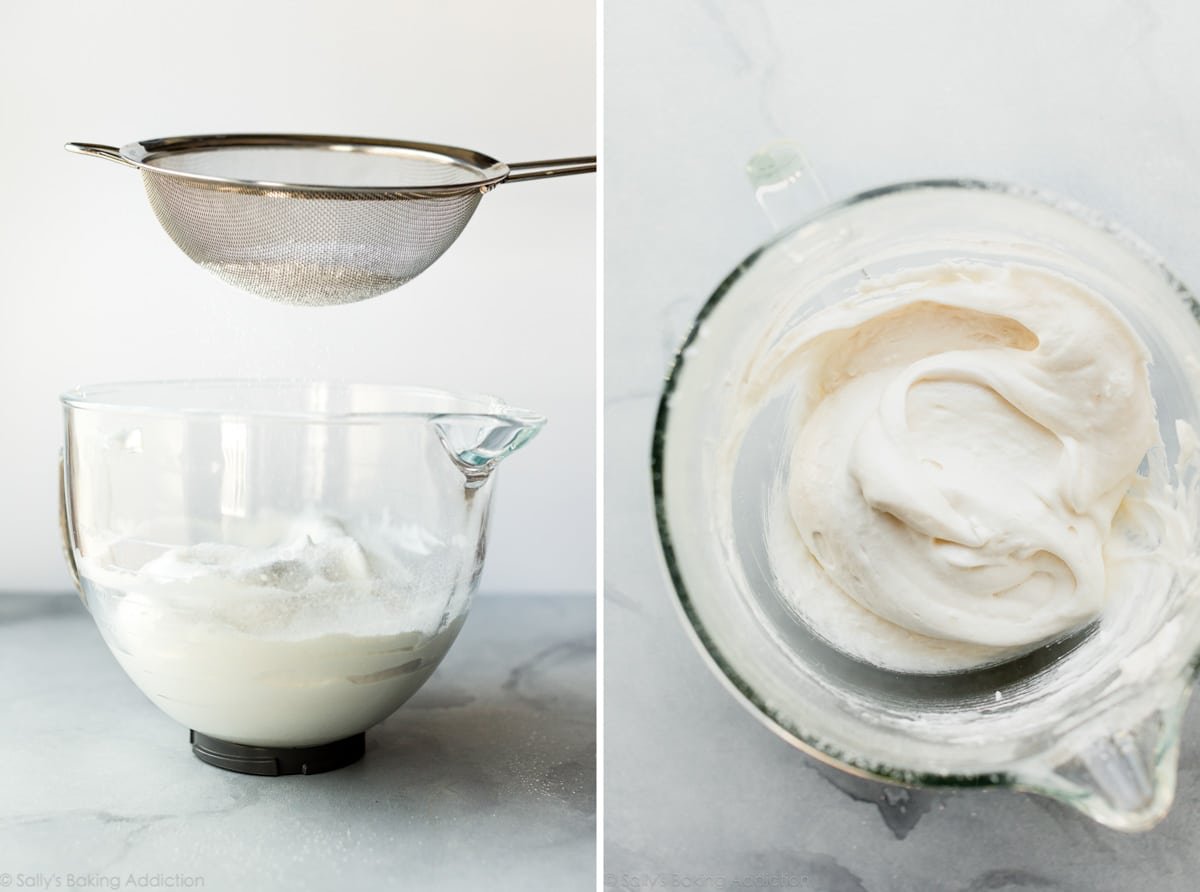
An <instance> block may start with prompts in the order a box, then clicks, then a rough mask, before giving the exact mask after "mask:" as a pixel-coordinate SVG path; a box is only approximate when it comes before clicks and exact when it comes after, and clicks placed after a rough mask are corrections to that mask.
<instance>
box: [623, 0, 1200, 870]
mask: <svg viewBox="0 0 1200 892" xmlns="http://www.w3.org/2000/svg"><path fill="white" fill-rule="evenodd" d="M1197 33H1200V7H1196V6H1195V5H1189V4H1186V3H1184V2H1181V0H1172V2H1145V0H1140V2H1139V0H1134V2H1129V0H1125V2H1122V0H1099V2H1082V0H1063V2H1056V3H1051V4H1032V3H966V4H964V3H956V2H951V0H913V2H906V3H888V2H886V0H860V2H854V3H816V2H795V0H791V2H789V0H747V2H728V0H703V2H692V0H648V2H640V0H608V2H607V4H606V25H605V67H606V76H605V108H606V114H605V147H604V150H605V156H604V161H605V204H604V207H605V228H606V231H605V242H606V256H605V290H606V294H605V301H606V312H605V316H606V326H605V327H606V344H605V351H606V371H605V385H606V396H605V399H606V423H605V437H606V443H605V449H606V453H605V512H606V519H605V529H606V538H605V548H606V555H605V568H606V587H607V591H606V592H605V611H606V617H605V685H606V687H605V771H606V774H605V779H606V780H605V836H606V841H605V848H606V860H605V865H604V873H605V882H606V883H607V884H608V885H609V886H625V887H633V886H635V885H639V884H640V887H641V888H646V887H647V886H649V885H651V884H652V883H655V882H657V884H658V886H659V887H660V888H663V887H669V886H670V884H671V883H672V882H674V883H675V885H676V886H677V887H682V886H683V885H684V884H687V883H690V884H691V885H692V886H693V887H700V888H722V886H721V885H719V884H718V881H723V882H724V884H725V885H724V888H729V887H731V885H732V884H733V883H734V882H741V883H746V882H747V881H749V883H750V884H751V885H753V884H754V883H755V882H759V881H761V882H762V883H763V885H762V886H760V887H769V888H801V889H805V890H821V892H851V890H853V892H942V890H945V892H968V890H969V892H982V890H1017V889H1021V890H1080V892H1083V890H1088V892H1097V890H1098V892H1109V890H1111V892H1117V890H1121V892H1124V890H1130V889H1137V890H1142V889H1146V890H1155V892H1158V890H1165V892H1174V890H1190V889H1192V888H1195V886H1196V882H1197V881H1196V876H1197V874H1198V873H1200V845H1198V844H1197V842H1196V840H1197V839H1198V838H1200V806H1198V805H1197V798H1198V797H1200V753H1198V750H1200V747H1198V746H1197V743H1196V741H1197V732H1198V731H1200V726H1198V723H1200V717H1198V713H1200V710H1197V709H1193V710H1192V711H1191V713H1190V714H1189V720H1188V723H1187V726H1186V732H1185V740H1184V744H1183V756H1182V762H1181V765H1180V776H1179V790H1178V795H1177V799H1176V803H1175V807H1174V810H1173V811H1172V812H1171V814H1170V816H1169V817H1168V818H1167V819H1166V820H1165V821H1164V822H1163V823H1162V824H1161V825H1160V826H1159V827H1157V828H1156V829H1154V830H1153V831H1151V832H1149V833H1146V834H1142V835H1132V836H1130V835H1123V834H1120V833H1118V832H1115V831H1111V830H1107V829H1104V828H1102V827H1100V826H1098V825H1096V824H1094V823H1092V822H1090V821H1089V820H1087V819H1086V818H1084V817H1082V816H1080V815H1078V814H1076V813H1074V812H1073V811H1071V810H1069V809H1067V808H1065V807H1063V806H1060V805H1058V804H1056V803H1054V802H1051V801H1049V800H1046V799H1041V798H1037V797H1033V796H1022V795H1018V794H1014V793H1009V792H1004V791H973V792H962V793H956V794H946V793H934V792H929V791H920V790H903V789H900V788H896V787H886V786H882V785H879V784H873V783H870V782H867V781H862V780H857V779H854V778H850V777H848V776H844V775H842V774H840V773H838V772H836V771H833V770H831V769H828V768H826V767H824V766H821V765H819V764H818V763H816V762H815V761H813V760H811V759H809V758H807V757H805V756H804V755H803V754H801V753H799V752H797V751H796V750H794V749H792V748H791V747H790V746H789V745H788V744H786V743H784V742H783V741H781V740H779V739H778V738H776V737H775V736H774V735H773V734H771V733H770V731H768V730H767V729H766V728H764V727H763V726H761V725H760V724H759V723H758V722H757V721H756V720H755V719H754V718H753V717H752V716H751V715H750V714H749V713H747V712H746V711H745V710H743V708H742V707H741V706H740V705H739V704H738V703H736V702H735V701H734V700H733V698H732V697H730V696H729V695H728V694H727V693H726V691H725V690H724V688H723V687H722V686H721V685H720V684H719V683H718V682H717V680H716V679H715V678H713V677H712V675H711V674H710V671H709V669H708V667H707V666H706V665H705V663H704V662H703V661H702V660H701V658H700V656H699V655H698V654H697V653H696V652H695V649H694V648H693V646H692V644H691V642H690V641H689V640H688V639H687V637H686V636H685V634H684V632H683V629H682V627H681V624H680V620H679V617H678V616H677V614H676V610H675V607H674V605H673V602H672V596H671V594H670V592H669V588H668V585H667V582H666V578H665V574H664V573H663V571H662V568H661V566H660V561H659V558H658V553H657V545H656V539H655V531H654V523H653V515H652V504H651V495H650V481H649V467H648V466H649V452H650V434H651V426H652V423H653V418H654V412H655V408H656V402H657V395H658V391H659V388H660V386H661V382H662V379H663V375H664V373H665V371H666V368H667V365H668V362H669V359H670V355H671V352H672V350H673V348H674V347H675V346H676V345H677V344H678V343H679V341H680V339H681V338H682V336H683V334H684V333H685V331H686V330H687V327H688V325H689V324H690V321H691V318H692V317H693V316H694V314H695V312H696V311H697V310H698V309H699V307H700V306H701V304H702V303H703V302H704V300H705V299H706V298H707V297H708V295H709V294H710V293H711V292H712V291H713V290H714V289H715V287H716V286H717V284H718V283H719V282H720V281H721V279H722V278H723V277H724V276H725V275H727V274H728V273H729V272H730V271H731V270H732V269H733V268H734V267H735V266H736V265H737V264H738V263H739V262H740V261H741V260H742V259H743V258H744V257H745V256H746V255H747V254H748V253H749V252H750V251H751V250H752V249H753V248H754V247H755V246H757V245H758V244H759V243H761V242H762V241H764V240H765V239H767V238H768V237H770V235H771V229H770V226H769V224H768V223H767V221H766V220H765V219H764V217H763V215H762V214H761V212H760V211H759V209H758V207H757V206H756V205H755V203H754V200H753V197H752V195H751V193H750V189H749V186H748V183H747V180H746V177H745V174H744V172H743V170H744V166H745V163H746V161H747V160H748V159H749V157H750V156H751V155H752V154H754V153H755V152H756V151H757V150H758V149H759V148H760V147H762V146H763V145H764V144H766V143H767V142H769V141H771V140H774V139H779V138H790V139H797V140H800V141H801V142H802V143H803V145H804V148H805V151H806V154H807V155H808V157H809V159H810V161H811V162H812V164H813V166H814V167H815V168H816V169H817V170H818V172H819V173H820V175H821V177H822V179H823V180H824V182H825V185H826V187H827V188H828V190H829V191H830V193H831V194H832V195H833V197H835V198H836V197H841V196H846V195H850V194H853V193H855V192H859V191H862V190H864V189H867V188H870V187H874V186H877V185H881V184H884V183H888V182H895V181H899V180H907V179H919V178H924V177H945V176H961V175H966V176H978V177H984V178H991V179H1001V180H1011V181H1017V182H1024V183H1029V184H1033V185H1037V186H1041V187H1043V188H1046V189H1049V190H1051V191H1054V192H1058V193H1061V194H1065V195H1069V196H1071V197H1073V198H1075V199H1077V200H1079V201H1081V202H1083V203H1085V204H1087V205H1090V206H1092V207H1094V208H1096V209H1098V210H1100V211H1102V212H1104V213H1106V214H1107V215H1109V216H1111V217H1113V218H1115V219H1117V220H1118V221H1120V222H1122V223H1123V224H1124V225H1126V226H1127V227H1129V228H1131V229H1133V230H1134V231H1135V232H1138V233H1139V234H1140V235H1141V236H1143V237H1144V238H1145V239H1146V240H1148V241H1149V242H1150V243H1151V244H1154V245H1155V246H1156V247H1157V248H1158V249H1159V250H1160V251H1161V252H1162V253H1163V255H1164V257H1165V259H1166V260H1167V262H1168V264H1169V265H1170V266H1171V267H1173V268H1174V270H1175V271H1176V272H1177V273H1178V274H1179V275H1180V276H1181V277H1182V278H1183V279H1184V281H1187V282H1190V283H1192V285H1193V286H1195V285H1196V284H1197V283H1200V253H1197V252H1196V251H1195V249H1194V241H1195V233H1196V232H1197V231H1200V151H1197V147H1200V116H1197V115H1196V114H1195V112H1194V109H1195V97H1196V96H1197V95H1200V57H1198V56H1197V55H1196V54H1195V52H1194V49H1193V44H1194V41H1195V35H1196V34H1197ZM706 880H707V881H708V884H707V886H705V885H703V884H704V882H705V881H706ZM770 881H774V882H775V883H776V885H775V886H773V887H770V886H766V885H765V884H766V883H767V882H770Z"/></svg>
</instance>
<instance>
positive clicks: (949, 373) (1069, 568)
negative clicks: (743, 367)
mask: <svg viewBox="0 0 1200 892" xmlns="http://www.w3.org/2000/svg"><path fill="white" fill-rule="evenodd" d="M1148 361H1149V354H1148V352H1147V350H1146V348H1145V347H1144V345H1143V344H1142V343H1141V341H1140V339H1139V338H1138V336H1137V334H1136V333H1135V332H1134V331H1133V330H1132V328H1130V326H1129V325H1128V323H1127V322H1126V321H1125V320H1124V319H1123V318H1122V317H1121V316H1120V314H1119V313H1118V312H1117V311H1116V310H1115V309H1114V308H1113V307H1112V305H1110V304H1109V303H1107V302H1106V301H1105V300H1104V298H1102V297H1101V296H1100V295H1098V294H1096V293H1095V292H1093V291H1091V290H1089V289H1087V288H1085V287H1083V286H1082V285H1080V284H1078V283H1076V282H1074V281H1072V280H1070V279H1067V278H1066V277H1064V276H1061V275H1059V274H1056V273H1053V272H1051V271H1049V270H1045V269H1039V268H1037V267H1030V266H1017V265H1011V264H1009V265H988V264H981V263H964V262H960V263H955V262H943V263H940V264H937V265H933V266H926V267H918V268H913V269H907V270H904V271H902V272H898V273H894V274H891V275H888V276H883V277H880V278H878V279H874V278H872V279H865V280H864V281H863V282H862V283H861V284H860V285H859V286H858V287H857V289H856V291H855V293H854V294H853V295H852V296H850V297H848V298H847V299H846V300H844V301H842V302H840V303H838V304H835V305H834V306H831V307H829V308H827V309H825V310H823V311H821V312H820V313H817V314H815V315H813V316H812V317H810V318H807V319H805V320H804V321H803V322H802V323H801V324H799V325H797V326H795V327H794V328H792V329H790V330H789V331H788V332H787V333H786V335H784V336H783V337H781V338H780V339H779V340H778V342H777V343H774V344H772V345H771V346H770V348H769V349H767V350H766V351H765V352H764V353H763V354H762V355H760V356H758V357H755V358H754V360H753V363H752V365H751V366H750V367H749V368H748V369H747V372H746V377H747V379H748V380H747V382H746V390H747V391H748V394H749V395H748V397H747V399H748V400H749V401H750V403H751V405H752V403H753V400H754V396H753V394H754V393H756V392H757V393H762V392H766V391H770V390H773V389H774V388H776V387H778V386H780V385H781V384H782V385H787V386H791V387H793V388H794V389H795V391H796V396H795V397H794V401H795V412H796V416H797V417H796V419H795V420H794V422H793V424H792V429H791V432H792V434H793V437H794V444H793V446H792V454H791V457H790V460H789V463H788V467H787V471H786V475H787V485H786V495H785V496H784V500H785V501H786V505H787V509H788V511H787V513H788V517H786V518H782V519H778V518H777V519H776V524H777V527H778V528H777V529H774V530H773V531H772V535H771V540H770V541H771V543H772V547H771V549H770V550H771V554H772V561H773V565H774V566H775V567H776V568H777V571H778V577H779V579H780V580H781V582H782V583H783V584H784V585H786V586H787V591H788V595H789V599H790V602H791V603H792V605H793V606H794V607H795V608H796V609H797V611H798V612H799V613H800V614H801V615H802V616H803V617H804V618H805V619H806V620H807V621H808V622H810V623H811V625H812V626H813V629H814V631H816V632H818V633H819V634H821V635H823V636H824V637H825V638H826V639H827V640H829V641H830V642H831V643H833V644H834V645H836V646H837V647H839V648H840V649H842V650H843V651H845V652H847V653H850V654H853V655H856V656H859V657H861V658H863V659H865V660H868V661H869V662H871V663H873V664H875V665H877V666H886V667H891V668H896V669H902V670H910V671H921V670H924V671H950V670H953V669H960V668H963V667H964V666H970V665H972V664H979V663H986V662H989V661H992V662H994V661H998V660H999V659H1001V658H1004V657H1011V656H1012V655H1014V654H1015V653H1019V652H1021V651H1023V650H1027V649H1028V648H1030V647H1032V646H1035V645H1038V644H1040V643H1044V642H1046V641H1049V640H1052V639H1054V638H1055V637H1058V636H1061V635H1063V634H1065V633H1068V632H1071V631H1074V630H1076V629H1078V628H1079V627H1081V626H1083V625H1085V624H1086V623H1088V622H1090V621H1092V620H1094V619H1095V618H1096V617H1097V616H1099V614H1100V611H1101V610H1102V609H1103V607H1104V605H1105V603H1106V601H1107V599H1108V594H1109V593H1108V582H1109V576H1110V574H1109V572H1108V569H1107V566H1106V565H1107V561H1108V558H1107V557H1106V552H1109V551H1111V548H1110V545H1109V541H1110V539H1112V538H1114V537H1117V538H1120V537H1122V536H1123V535H1125V531H1124V530H1123V529H1122V524H1121V523H1119V522H1116V516H1117V514H1118V510H1119V509H1120V508H1121V506H1122V504H1123V503H1124V501H1125V499H1126V498H1127V496H1129V490H1130V487H1131V486H1132V484H1133V482H1134V479H1135V477H1136V476H1137V469H1138V467H1139V465H1140V464H1141V462H1142V460H1143V459H1144V458H1145V456H1146V453H1147V452H1148V450H1149V449H1150V448H1151V447H1152V446H1153V445H1154V444H1155V443H1156V442H1157V441H1158V427H1157V424H1156V422H1155V417H1154V398H1153V396H1152V394H1151V391H1150V379H1149V375H1148V370H1147V364H1148ZM747 408H749V406H748V407H747ZM1126 513H1127V514H1128V513H1129V512H1126ZM789 540H790V541H789ZM806 561H807V562H810V564H811V566H810V567H808V568H805V567H803V566H802V564H803V563H804V562H806ZM798 579H801V580H803V584H802V585H799V584H797V580H798Z"/></svg>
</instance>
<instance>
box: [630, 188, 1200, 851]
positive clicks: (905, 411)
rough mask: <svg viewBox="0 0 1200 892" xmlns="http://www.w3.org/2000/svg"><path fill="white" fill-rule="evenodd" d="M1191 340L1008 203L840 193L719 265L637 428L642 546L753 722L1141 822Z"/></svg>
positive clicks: (1191, 521)
mask: <svg viewBox="0 0 1200 892" xmlns="http://www.w3.org/2000/svg"><path fill="white" fill-rule="evenodd" d="M1197 318H1200V314H1198V312H1197V305H1196V302H1195V301H1194V300H1193V299H1192V298H1191V296H1190V294H1188V293H1187V292H1186V291H1185V290H1184V289H1183V288H1182V286H1180V285H1179V283H1178V282H1177V281H1176V280H1175V279H1174V278H1173V277H1172V276H1170V274H1169V273H1166V272H1165V271H1164V270H1163V269H1162V267H1161V265H1160V264H1158V262H1157V261H1156V260H1155V259H1154V258H1153V256H1152V255H1151V254H1150V253H1149V252H1148V250H1147V249H1146V248H1145V247H1144V246H1143V245H1141V244H1140V243H1138V242H1137V241H1136V240H1135V239H1133V238H1132V237H1129V236H1127V235H1125V234H1123V233H1121V232H1119V231H1117V230H1116V229H1115V228H1114V227H1111V226H1110V225H1109V224H1107V223H1106V222H1105V221H1103V220H1100V219H1098V218H1096V217H1095V215H1091V214H1089V213H1087V212H1086V211H1083V210H1081V209H1079V208H1077V207H1073V206H1070V205H1068V204H1067V203H1065V202H1062V201H1059V200H1055V199H1046V198H1044V197H1042V196H1039V195H1036V194H1033V193H1031V192H1029V191H1028V190H1021V189H1016V188H1012V187H1006V186H1002V185H994V184H984V183H975V182H963V181H945V182H932V183H917V184H906V185H902V186H897V187H889V188H887V189H883V190H879V191H877V192H873V193H868V194H865V195H862V196H858V197H857V198H855V199H851V200H850V201H847V202H844V203H842V204H840V205H836V206H834V207H832V208H830V209H827V210H826V211H824V212H823V213H821V214H819V215H818V216H817V217H815V218H814V219H812V220H810V221H809V222H807V223H804V224H802V225H800V226H797V227H796V228H795V229H793V230H791V231H789V232H787V233H785V234H784V235H783V236H781V237H780V238H779V239H777V240H776V241H775V242H773V243H770V244H768V245H766V246H764V247H763V248H762V249H760V250H759V251H757V252H755V253H754V254H753V255H751V256H750V257H749V258H748V259H747V260H746V261H745V262H743V263H742V264H741V265H740V266H739V267H738V269H737V270H736V271H735V272H734V273H733V274H732V275H731V276H730V277H729V278H728V279H727V280H726V281H725V282H724V283H723V284H722V285H721V287H720V288H719V289H718V290H717V292H716V293H715V294H714V296H713V297H712V298H711V299H710V300H709V302H708V304H707V305H706V306H705V307H704V309H703V310H702V311H701V314H700V316H699V317H698V319H697V322H696V325H695V327H694V328H693V330H692V333H691V335H690V337H689V339H688V342H687V344H686V345H685V347H684V348H683V350H682V351H681V352H680V354H679V356H678V358H677V360H676V364H675V367H674V368H673V370H672V373H671V376H670V378H669V380H668V384H667V386H666V389H665V391H664V396H663V399H662V402H661V404H660V410H659V417H658V424H657V428H656V435H655V444H654V477H655V494H656V502H657V508H658V520H659V533H660V539H661V541H662V545H663V553H664V557H665V559H666V565H667V569H668V571H669V572H670V574H671V577H672V581H673V583H674V587H675V590H676V593H677V594H678V596H679V602H680V606H681V608H682V609H683V613H684V615H685V617H686V619H687V621H688V625H689V627H690V628H691V629H692V630H693V631H694V632H695V635H696V640H697V642H698V643H699V644H700V645H701V647H702V649H703V652H704V653H705V654H706V656H708V657H709V658H710V660H711V662H712V664H713V666H714V668H715V669H716V670H717V671H718V673H719V675H720V676H721V677H722V678H723V679H725V680H726V681H727V682H728V683H729V685H730V686H731V688H732V689H733V690H734V691H735V692H736V693H737V694H738V696H739V697H740V698H742V699H743V701H744V702H745V703H746V704H747V705H748V706H749V707H750V708H751V709H752V710H753V711H754V712H755V713H756V714H757V715H758V716H759V717H760V718H762V719H763V720H764V721H765V722H766V723H767V724H768V725H769V726H770V727H772V728H773V729H774V730H776V731H777V732H778V733H780V734H782V735H784V736H785V737H786V738H787V739H789V740H791V741H792V742H793V743H796V744H797V745H798V746H800V747H802V748H804V749H806V750H807V751H809V752H810V753H812V754H814V755H817V756H818V757H820V758H822V759H825V760H828V761H831V762H833V763H835V764H837V765H838V766H840V767H842V768H846V769H848V770H852V771H856V772H859V773H865V774H869V775H871V776H875V777H880V778H884V779H888V780H892V781H899V782H905V783H925V784H996V783H1000V784H1008V785H1012V786H1017V787H1020V788H1024V789H1036V790H1039V791H1043V792H1047V793H1050V794H1051V795H1055V796H1058V797H1059V798H1061V799H1064V800H1067V801H1070V802H1071V803H1072V804H1073V805H1075V806H1076V807H1078V808H1080V809H1082V810H1084V811H1086V812H1087V813H1088V814H1090V815H1091V816H1093V817H1095V818H1096V819H1098V820H1101V821H1104V822H1105V823H1108V824H1111V825H1113V826H1121V827H1125V828H1138V827H1145V826H1149V825H1150V824H1152V823H1153V822H1154V821H1155V820H1157V819H1158V818H1160V817H1161V816H1162V814H1164V813H1165V810H1166V808H1167V807H1168V806H1169V803H1170V800H1171V795H1172V792H1173V781H1174V764H1175V758H1176V752H1177V749H1176V747H1177V742H1178V741H1177V729H1178V719H1179V716H1180V715H1181V714H1182V709H1183V705H1184V703H1185V702H1186V694H1187V691H1188V690H1189V689H1190V685H1191V682H1192V676H1193V668H1192V664H1193V659H1194V658H1195V656H1196V655H1197V653H1198V652H1200V616H1198V614H1200V610H1198V609H1197V601H1198V600H1200V599H1198V598H1197V597H1196V592H1197V580H1198V579H1200V567H1198V566H1197V563H1198V562H1197V559H1196V557H1195V556H1196V554H1197V553H1198V551H1200V549H1198V548H1197V545H1198V536H1197V531H1198V530H1200V500H1198V499H1197V495H1196V479H1197V473H1196V455H1195V449H1194V445H1195V442H1196V438H1195V434H1194V433H1193V431H1194V429H1195V428H1196V425H1197V423H1198V422H1200V375H1198V374H1197V369H1198V368H1200V363H1198V362H1197V357H1200V326H1197V324H1196V319H1197Z"/></svg>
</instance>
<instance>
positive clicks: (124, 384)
mask: <svg viewBox="0 0 1200 892" xmlns="http://www.w3.org/2000/svg"><path fill="white" fill-rule="evenodd" d="M313 387H328V388H332V389H335V390H345V391H349V390H353V389H362V390H377V391H384V392H386V393H387V394H388V395H389V396H390V397H394V398H396V399H398V400H399V401H400V402H399V403H398V404H397V405H398V406H402V405H403V403H412V404H413V407H411V408H406V407H398V408H395V409H387V410H371V411H319V410H313V409H303V410H288V409H263V408H257V407H256V408H252V409H244V408H224V407H216V406H211V405H210V406H198V405H193V406H187V405H167V404H165V402H164V401H163V400H162V399H161V398H159V399H157V400H155V399H141V400H137V399H132V398H130V399H122V398H119V397H117V396H116V395H117V394H122V395H128V397H135V396H137V395H138V393H139V391H140V392H143V393H144V392H145V391H147V390H152V389H156V388H164V389H170V388H175V389H178V391H179V393H180V395H181V396H184V395H186V394H188V393H189V392H196V391H202V390H209V389H212V390H229V391H234V390H236V389H238V388H244V389H247V390H249V389H251V388H264V389H266V388H275V389H280V388H284V389H288V390H291V391H298V390H302V389H307V388H313ZM59 401H60V402H61V403H62V405H63V406H64V407H65V408H68V409H71V410H75V411H80V410H86V411H97V412H110V413H116V414H134V415H150V416H156V417H161V418H197V419H198V418H256V419H264V420H278V421H304V422H318V423H333V422H366V423H371V422H374V423H378V422H384V421H389V420H399V419H418V420H433V419H439V418H447V417H451V418H453V417H460V416H462V417H485V418H493V419H498V420H503V421H511V422H514V423H517V424H520V425H525V426H530V427H541V426H542V425H544V424H545V422H546V419H545V417H544V416H543V415H540V414H538V413H536V412H531V411H529V410H528V409H521V408H517V407H515V406H510V405H508V404H507V403H505V402H504V401H503V400H501V399H499V398H498V397H495V396H491V395H489V394H485V393H454V392H451V391H447V390H440V389H437V388H432V387H416V386H410V385H404V384H390V383H384V382H371V381H342V380H317V379H308V378H176V379H158V380H146V381H112V382H102V383H99V384H88V385H81V386H77V387H73V388H71V389H70V390H67V391H64V392H63V393H61V394H59ZM422 401H423V402H425V403H430V402H433V403H442V404H444V405H442V406H440V407H439V406H430V405H426V406H419V405H418V404H419V403H420V402H422Z"/></svg>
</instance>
